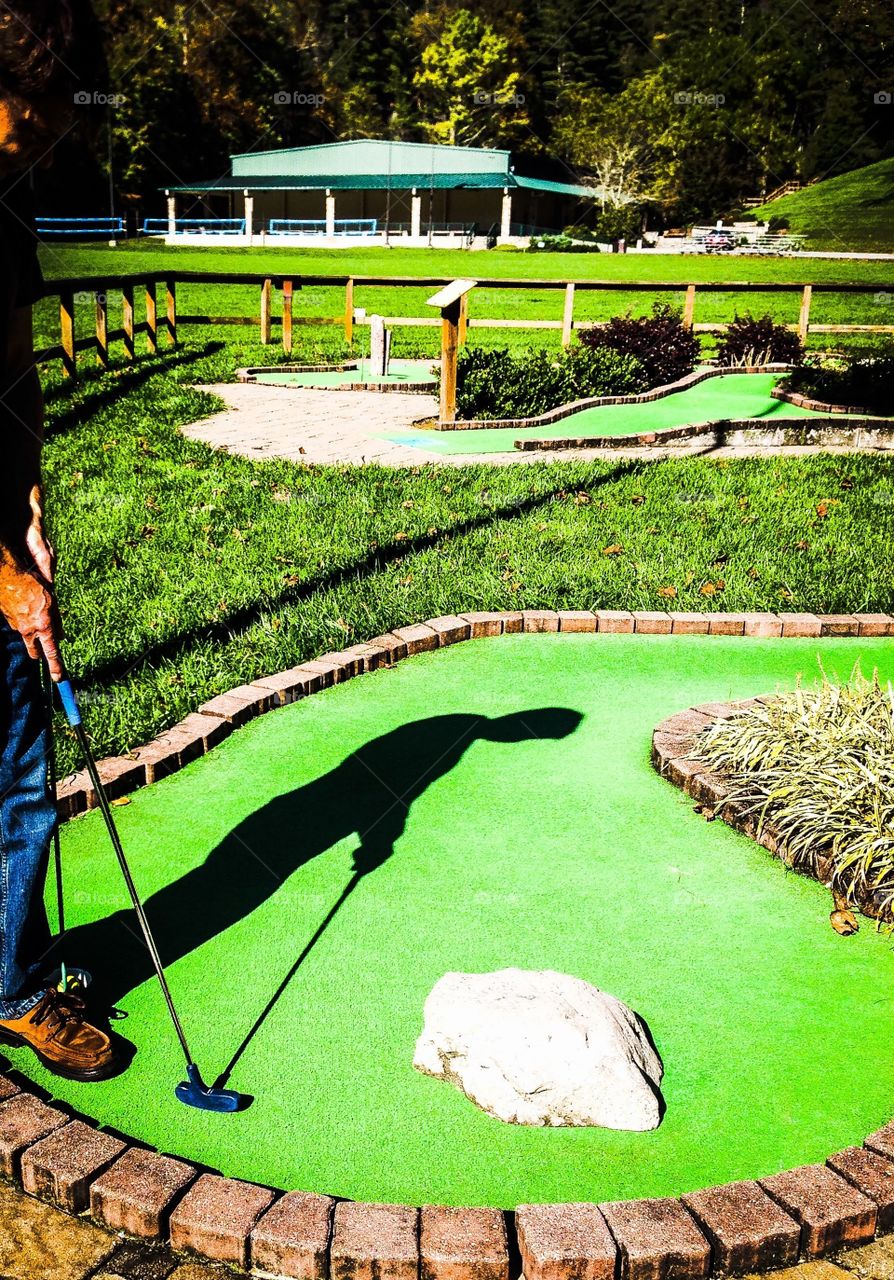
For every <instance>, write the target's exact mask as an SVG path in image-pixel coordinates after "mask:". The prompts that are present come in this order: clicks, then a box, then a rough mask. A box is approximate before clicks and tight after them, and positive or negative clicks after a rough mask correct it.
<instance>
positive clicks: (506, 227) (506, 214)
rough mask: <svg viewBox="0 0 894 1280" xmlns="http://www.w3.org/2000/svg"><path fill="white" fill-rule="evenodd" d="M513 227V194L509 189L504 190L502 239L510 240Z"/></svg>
mask: <svg viewBox="0 0 894 1280" xmlns="http://www.w3.org/2000/svg"><path fill="white" fill-rule="evenodd" d="M511 227H512V193H511V192H510V190H509V188H508V187H504V188H503V204H502V206H501V208H500V239H501V240H508V239H509V237H510V235H511V234H512V231H511Z"/></svg>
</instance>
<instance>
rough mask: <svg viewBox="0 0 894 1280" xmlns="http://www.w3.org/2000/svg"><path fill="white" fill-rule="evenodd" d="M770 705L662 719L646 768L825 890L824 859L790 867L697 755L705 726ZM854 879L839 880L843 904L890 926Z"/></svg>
mask: <svg viewBox="0 0 894 1280" xmlns="http://www.w3.org/2000/svg"><path fill="white" fill-rule="evenodd" d="M773 700H774V695H773V694H763V695H761V696H760V697H757V698H743V699H740V700H738V701H734V702H706V703H702V704H701V705H700V706H696V707H689V708H688V709H687V710H686V711H678V712H677V713H676V714H675V715H672V716H668V718H667V719H666V720H662V722H661V724H659V725H658V727H657V728H656V729H655V730H654V732H653V734H652V764H653V765H654V767H655V768H656V769H657V771H658V772H659V773H660V774H661V776H662V777H663V778H667V779H668V781H669V782H672V783H673V784H674V786H676V787H679V788H680V789H681V790H682V791H684V792H685V793H686V795H688V796H689V797H690V798H691V799H693V800H695V801H696V803H697V804H700V805H704V806H705V807H706V808H709V809H711V810H713V812H714V815H715V816H716V817H719V818H722V819H723V821H724V822H725V823H726V824H727V826H730V827H734V828H735V830H736V831H741V832H742V833H743V834H744V835H747V836H749V837H750V838H751V839H752V840H755V841H756V842H757V843H758V844H759V845H762V846H763V848H765V849H767V850H768V851H769V852H770V853H772V854H773V856H774V857H776V858H780V859H781V860H782V861H783V862H784V863H785V865H786V866H787V867H788V868H789V870H791V871H796V872H798V874H799V875H804V876H808V877H810V879H812V880H818V881H819V882H820V884H822V885H824V886H825V887H826V888H827V889H828V888H831V887H832V872H833V864H832V859H831V858H825V857H824V858H822V859H820V860H819V861H818V863H817V865H816V867H810V866H808V865H807V864H803V863H797V864H796V863H795V862H794V861H793V860H792V859H791V858H790V857H787V856H786V850H785V841H784V839H783V837H782V836H781V835H780V833H779V830H778V828H777V827H776V826H774V824H773V822H772V821H771V820H769V819H768V820H767V821H765V822H763V823H761V821H760V818H759V815H758V814H757V813H756V812H755V810H754V808H753V807H749V806H748V805H747V804H745V802H744V801H740V800H731V799H730V795H731V790H732V789H731V787H730V786H729V785H728V783H727V781H726V779H725V778H724V776H723V774H722V773H716V772H715V771H714V770H713V769H712V768H711V767H710V765H709V764H708V763H707V762H706V761H705V760H703V759H700V758H699V756H698V754H697V740H698V735H699V734H700V733H701V731H702V730H703V729H706V728H707V726H708V725H709V724H713V723H714V722H715V721H716V720H725V719H727V718H728V717H729V716H731V715H734V714H735V713H736V712H737V711H745V710H747V709H748V708H749V707H755V706H761V705H766V704H767V703H772V702H773ZM854 879H855V877H854V875H853V873H850V874H849V875H847V876H846V877H844V879H843V881H842V888H846V889H847V891H848V896H849V899H850V900H851V901H852V902H853V903H854V905H855V906H856V907H857V909H858V910H859V911H861V912H862V913H863V915H865V916H869V917H870V918H871V919H873V920H882V919H886V920H890V919H891V911H890V909H886V907H885V902H884V899H883V898H880V897H877V896H876V895H874V894H873V893H872V891H871V890H868V889H865V888H863V887H859V886H858V887H857V888H856V889H855V887H854Z"/></svg>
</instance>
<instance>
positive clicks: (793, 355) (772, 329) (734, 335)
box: [717, 315, 804, 365]
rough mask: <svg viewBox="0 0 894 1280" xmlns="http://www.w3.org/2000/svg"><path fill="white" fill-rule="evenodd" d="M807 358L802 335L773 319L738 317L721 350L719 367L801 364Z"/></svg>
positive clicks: (727, 333)
mask: <svg viewBox="0 0 894 1280" xmlns="http://www.w3.org/2000/svg"><path fill="white" fill-rule="evenodd" d="M803 357H804V347H803V345H802V343H801V339H800V338H799V337H798V335H797V334H796V333H792V332H791V330H790V329H786V327H785V325H784V324H774V323H773V319H772V317H771V316H761V317H760V319H759V320H755V319H754V317H753V316H749V315H745V316H740V315H737V316H736V317H735V319H734V320H733V322H732V324H731V325H730V327H729V328H728V329H727V331H726V333H725V334H724V335H723V338H722V339H721V341H720V342H719V343H718V346H717V363H718V364H728V365H756V364H800V362H801V360H802V359H803Z"/></svg>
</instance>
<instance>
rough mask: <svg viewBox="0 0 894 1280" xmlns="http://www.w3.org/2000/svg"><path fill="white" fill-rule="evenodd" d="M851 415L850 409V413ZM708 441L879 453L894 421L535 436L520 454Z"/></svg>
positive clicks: (889, 440) (733, 422)
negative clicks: (603, 434) (597, 434)
mask: <svg viewBox="0 0 894 1280" xmlns="http://www.w3.org/2000/svg"><path fill="white" fill-rule="evenodd" d="M849 412H850V410H848V413H849ZM698 439H702V440H704V443H705V444H708V445H709V446H710V447H711V448H720V447H721V446H722V445H733V446H735V445H749V444H750V445H755V444H759V445H765V446H767V447H768V448H774V449H779V448H786V447H790V446H796V445H801V446H803V445H815V446H816V445H825V446H827V447H828V446H829V445H845V446H850V447H852V448H854V449H878V448H884V447H885V446H886V445H891V444H894V419H891V418H848V419H847V421H846V422H842V420H841V418H840V417H839V418H831V417H830V418H786V419H777V420H776V421H775V422H772V423H771V422H766V421H765V420H763V419H761V418H724V419H720V420H718V421H715V422H693V423H689V424H687V425H686V426H685V427H659V428H658V429H656V430H655V431H640V432H637V433H636V434H635V435H629V436H565V437H559V438H550V437H549V436H540V437H537V438H534V439H532V438H531V437H529V436H525V437H522V438H520V439H518V440H515V441H514V442H513V443H514V446H515V448H516V449H520V450H522V451H525V450H540V451H542V452H553V451H555V450H556V449H647V448H648V449H651V448H654V447H655V446H656V445H668V446H670V447H672V448H673V447H675V446H680V445H685V444H688V443H689V442H690V441H692V440H698Z"/></svg>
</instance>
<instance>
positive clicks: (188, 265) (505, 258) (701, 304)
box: [36, 242, 894, 379]
mask: <svg viewBox="0 0 894 1280" xmlns="http://www.w3.org/2000/svg"><path fill="white" fill-rule="evenodd" d="M42 259H43V265H44V272H45V274H46V275H47V277H48V278H52V277H59V276H71V275H100V274H102V273H103V272H106V273H109V272H122V273H123V272H130V271H140V270H143V271H162V270H164V269H165V268H166V267H167V268H170V269H172V270H174V269H176V270H184V271H207V272H213V271H250V272H261V271H270V272H271V273H274V272H276V273H283V272H285V271H294V272H295V274H296V276H299V275H300V274H301V273H302V272H303V273H305V274H308V275H310V274H313V275H345V274H352V275H368V276H372V275H378V276H385V275H388V276H425V277H438V278H444V279H449V278H452V277H455V276H468V275H470V274H472V275H474V273H477V274H478V275H480V276H481V277H482V278H502V279H529V280H534V281H536V280H544V279H555V280H566V279H578V280H584V279H591V280H613V281H617V280H631V281H637V282H640V283H647V282H651V281H661V282H679V283H680V290H679V292H673V293H666V294H661V295H657V294H649V293H641V292H629V293H628V292H626V291H624V290H622V291H610V292H609V291H604V292H600V291H593V292H579V293H578V296H577V299H576V303H575V317H576V319H578V320H607V319H609V318H610V317H611V316H612V315H618V314H623V313H625V312H626V311H628V310H631V311H633V312H634V313H638V314H641V313H645V312H647V311H648V310H649V308H650V307H651V305H652V302H653V300H654V299H655V298H658V297H660V298H661V299H662V300H664V301H670V302H672V303H674V304H676V305H678V306H679V305H682V302H683V296H684V291H685V286H686V285H687V284H688V283H690V282H694V283H698V284H703V285H704V286H705V289H704V290H703V291H702V292H701V294H700V295H699V296H698V297H697V302H696V312H695V319H696V322H697V323H704V324H715V323H723V322H726V321H728V320H731V319H732V318H733V315H734V314H735V313H736V312H737V311H738V312H739V313H743V312H746V311H750V312H752V313H754V314H756V315H762V314H764V313H769V314H771V315H773V317H774V318H775V319H776V320H777V321H778V322H780V323H787V324H794V323H796V321H797V319H798V309H799V305H800V295H799V294H798V293H797V292H792V293H790V294H772V293H753V294H735V293H732V292H729V291H716V290H710V291H709V290H708V288H707V286H708V285H710V284H712V283H717V282H721V283H727V282H732V281H750V282H752V283H771V282H792V283H796V284H803V283H804V282H808V281H809V282H814V283H820V282H834V283H839V282H840V283H849V282H865V283H872V284H877V285H878V290H877V292H874V293H873V294H869V295H863V296H857V295H848V294H846V293H829V294H825V293H821V294H816V295H815V296H814V299H813V306H812V309H811V318H812V320H813V322H814V323H816V324H890V325H894V264H888V263H866V262H856V263H854V262H830V261H822V260H820V261H809V260H798V259H782V260H777V259H744V258H735V259H722V258H720V257H719V256H718V257H707V258H706V257H698V258H695V257H688V256H687V257H685V258H677V257H669V256H655V257H650V256H649V255H648V254H636V255H632V254H627V255H611V254H549V253H544V254H531V253H523V252H515V253H513V252H509V251H505V250H492V251H490V252H481V253H469V252H467V251H463V250H458V249H457V250H449V249H437V250H431V251H427V250H425V251H424V250H416V249H383V248H367V249H362V248H358V249H344V250H339V249H306V250H305V249H302V250H296V249H237V248H229V249H227V248H212V249H197V248H186V247H175V248H167V247H165V246H163V245H153V246H146V245H145V244H144V243H140V242H134V243H127V244H122V245H120V246H119V247H118V248H116V249H109V248H108V247H100V246H72V247H60V248H57V247H56V246H50V247H48V248H45V249H44V251H43V254H42ZM432 292H433V289H432V287H431V286H424V285H423V286H419V287H418V288H417V287H403V288H389V287H385V286H381V285H377V284H368V285H358V286H357V287H356V288H355V291H354V305H355V306H357V307H364V308H365V309H366V310H367V311H368V312H369V313H373V312H378V313H380V314H383V315H388V316H425V315H429V316H431V317H433V318H434V317H435V315H436V313H435V312H434V311H433V309H432V308H430V307H427V306H426V299H427V298H429V297H430V296H431V294H432ZM280 305H281V304H280V300H279V297H278V295H277V296H276V297H275V300H274V308H275V313H276V312H277V311H278V309H279V308H280ZM120 307H121V299H120V294H119V293H116V292H115V290H110V292H109V309H110V326H113V325H117V324H118V323H119V317H120ZM136 307H137V320H138V321H141V320H142V319H143V318H144V314H145V312H144V306H143V298H142V296H141V295H140V293H138V295H137V298H136ZM562 308H563V294H562V290H560V289H553V290H545V289H537V288H536V287H534V286H533V285H531V286H529V287H523V288H520V289H511V290H510V289H488V288H487V287H486V286H482V287H481V288H479V289H476V290H475V292H474V293H473V295H472V301H471V306H470V315H471V321H472V324H471V327H470V330H469V333H470V340H471V341H473V342H475V343H477V344H479V345H486V346H490V347H493V346H510V347H513V348H519V347H524V346H532V345H536V346H545V347H556V346H558V343H559V333H558V331H557V330H555V329H553V330H541V331H537V330H528V331H525V330H511V329H510V330H504V331H500V330H494V329H478V330H476V329H475V327H474V322H475V318H476V316H477V317H479V318H486V319H496V320H502V319H517V318H520V317H525V318H529V319H541V320H553V321H556V320H561V318H562ZM178 309H179V311H180V312H181V313H182V314H184V315H188V314H206V315H212V316H217V315H241V316H246V317H255V318H256V317H257V315H258V309H259V296H258V289H256V288H255V287H247V286H232V285H204V284H184V285H180V286H179V287H178ZM294 312H295V315H296V317H302V316H305V317H310V316H330V317H341V316H342V315H343V314H344V289H343V287H342V286H341V285H326V284H322V285H319V284H313V285H308V286H307V287H305V288H303V289H301V290H299V291H298V292H296V294H295V301H294ZM58 324H59V322H58V311H57V305H56V303H55V302H54V301H52V300H50V299H47V300H46V301H44V302H42V303H40V304H38V307H37V308H36V329H37V335H38V336H37V340H38V343H39V344H40V345H50V344H51V343H55V342H57V341H58V333H59V328H58ZM93 326H94V317H93V306H92V302H91V301H90V300H85V301H84V302H83V303H81V304H80V305H78V306H77V307H76V332H77V334H78V336H87V335H89V334H90V333H92V331H93ZM186 332H187V330H184V333H186ZM199 333H200V334H201V336H202V337H203V338H212V337H213V338H217V339H221V340H224V341H226V342H228V343H230V344H232V345H234V346H235V347H236V348H237V351H238V353H239V361H238V363H247V362H248V361H249V360H250V361H252V362H254V363H258V364H261V363H271V361H272V360H273V359H275V358H276V352H277V350H278V347H277V346H276V345H275V344H273V345H271V346H270V347H262V346H260V344H259V343H258V342H257V332H256V331H253V330H251V329H237V328H234V327H232V326H228V327H226V328H218V329H214V328H206V327H203V328H202V329H201V330H199ZM355 335H356V346H357V348H358V349H359V350H360V351H366V350H367V349H368V341H369V339H368V330H366V329H361V328H358V329H357V330H355ZM274 336H275V337H276V336H277V335H276V331H275V332H274ZM295 340H296V352H295V358H301V359H307V360H315V359H318V358H320V357H322V356H324V355H328V356H333V357H334V356H340V355H342V354H344V345H343V340H342V331H341V330H340V329H339V328H334V327H330V328H326V327H318V326H311V327H300V328H297V329H296V339H295ZM703 341H704V346H705V351H706V353H710V351H711V349H712V347H713V344H714V340H713V338H711V337H708V336H705V337H704V338H703ZM867 341H868V339H867V338H865V337H864V338H861V339H855V338H853V337H849V338H847V339H844V338H841V337H828V336H826V337H822V336H821V335H817V337H816V338H815V339H812V340H811V343H812V345H815V346H820V347H828V346H830V345H831V346H840V345H842V344H843V343H844V342H847V343H850V344H853V343H855V342H860V343H865V342H867ZM438 349H439V336H438V330H437V328H416V329H413V328H397V329H396V330H395V334H394V354H395V355H396V356H402V357H406V358H413V357H429V356H434V355H436V354H437V352H438ZM243 355H244V356H245V358H244V359H243V358H242V357H243ZM85 360H89V357H85ZM234 367H235V365H233V364H231V363H228V362H223V361H221V362H217V363H216V364H215V366H214V369H215V372H214V374H213V376H214V377H216V378H219V379H226V378H231V377H232V370H233V368H234Z"/></svg>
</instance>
